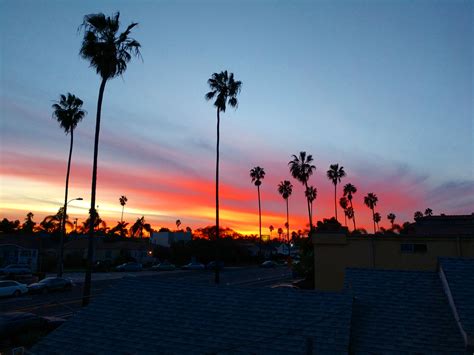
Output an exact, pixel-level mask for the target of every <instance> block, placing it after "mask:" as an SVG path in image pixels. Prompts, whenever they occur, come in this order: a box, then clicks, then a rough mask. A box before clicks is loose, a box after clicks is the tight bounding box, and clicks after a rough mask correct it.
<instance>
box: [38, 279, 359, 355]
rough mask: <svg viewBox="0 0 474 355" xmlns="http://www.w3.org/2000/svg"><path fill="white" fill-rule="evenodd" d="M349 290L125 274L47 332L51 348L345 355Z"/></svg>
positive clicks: (43, 347)
mask: <svg viewBox="0 0 474 355" xmlns="http://www.w3.org/2000/svg"><path fill="white" fill-rule="evenodd" d="M351 309H352V296H351V294H350V293H347V292H346V293H317V292H314V291H303V292H301V291H295V290H291V289H288V290H287V289H265V288H261V289H260V288H238V287H230V286H227V287H226V286H219V287H216V286H205V285H197V284H193V285H190V284H180V283H177V282H176V281H175V282H173V281H162V280H156V279H152V278H149V279H147V280H145V279H124V280H123V281H122V282H121V283H120V284H119V285H118V286H117V287H115V288H113V289H110V290H108V291H107V292H105V293H103V294H102V295H100V296H98V297H97V299H95V300H94V301H93V302H92V303H91V304H90V305H89V306H88V307H87V308H85V309H84V310H82V311H81V312H79V313H78V314H77V315H76V316H74V317H73V318H72V319H70V320H69V321H68V322H66V323H65V324H64V325H62V326H61V327H59V328H58V329H57V330H56V331H54V332H52V333H51V334H50V335H49V336H47V337H46V338H43V339H42V340H41V341H40V342H39V343H38V344H37V345H36V346H35V347H34V348H33V349H32V351H33V352H34V353H36V354H46V353H48V354H52V353H65V354H77V353H84V354H85V353H90V354H110V353H114V352H115V353H116V352H119V353H133V354H142V353H161V354H162V353H166V354H181V353H185V354H187V353H193V354H203V353H208V354H209V353H216V354H217V353H219V354H231V353H250V352H252V353H258V354H261V353H262V354H265V353H269V354H270V353H271V354H278V353H281V354H304V353H305V350H306V347H305V343H306V341H307V339H308V337H310V338H311V339H312V341H313V344H314V351H315V352H317V353H318V354H320V353H331V354H337V353H340V354H345V353H347V351H348V348H349V330H350V319H351Z"/></svg>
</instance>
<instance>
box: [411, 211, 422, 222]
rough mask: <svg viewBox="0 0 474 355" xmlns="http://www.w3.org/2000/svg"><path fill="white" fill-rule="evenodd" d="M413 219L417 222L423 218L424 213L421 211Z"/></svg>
mask: <svg viewBox="0 0 474 355" xmlns="http://www.w3.org/2000/svg"><path fill="white" fill-rule="evenodd" d="M413 218H414V219H415V221H416V220H418V219H420V218H423V213H422V212H421V211H416V212H415V214H414V215H413Z"/></svg>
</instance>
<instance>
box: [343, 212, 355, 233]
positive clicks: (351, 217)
mask: <svg viewBox="0 0 474 355" xmlns="http://www.w3.org/2000/svg"><path fill="white" fill-rule="evenodd" d="M344 215H345V216H347V218H349V219H353V218H354V209H353V208H352V207H347V208H346V210H345V211H344ZM354 231H355V229H354Z"/></svg>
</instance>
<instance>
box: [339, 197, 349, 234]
mask: <svg viewBox="0 0 474 355" xmlns="http://www.w3.org/2000/svg"><path fill="white" fill-rule="evenodd" d="M339 206H341V208H342V210H343V211H344V225H345V226H346V227H347V212H346V211H347V207H348V206H349V200H348V199H347V198H345V197H344V196H343V197H341V198H340V199H339Z"/></svg>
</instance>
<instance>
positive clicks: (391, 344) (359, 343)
mask: <svg viewBox="0 0 474 355" xmlns="http://www.w3.org/2000/svg"><path fill="white" fill-rule="evenodd" d="M346 287H350V288H351V289H352V291H353V292H354V296H355V299H354V304H353V311H352V329H351V332H352V334H351V350H352V351H354V352H355V353H366V352H370V353H393V354H395V353H397V354H398V353H403V352H408V353H433V352H435V353H450V354H456V353H458V354H465V353H466V351H465V348H464V341H463V338H462V336H461V333H460V331H459V328H458V327H457V324H456V322H455V319H454V316H453V314H452V312H451V309H450V306H449V304H448V301H447V299H446V297H445V295H444V291H443V288H442V284H441V280H440V278H439V276H438V274H437V273H436V272H427V271H392V270H368V269H347V270H346Z"/></svg>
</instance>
